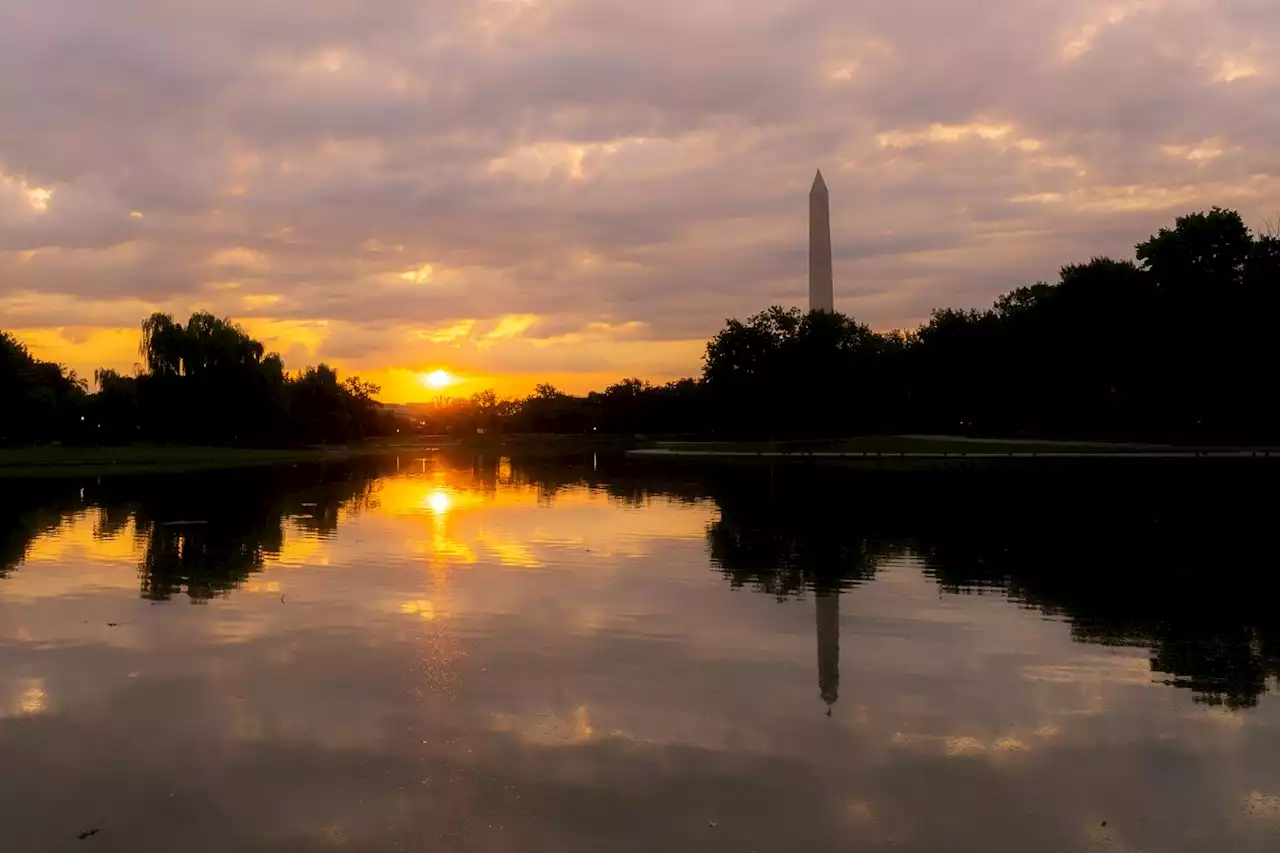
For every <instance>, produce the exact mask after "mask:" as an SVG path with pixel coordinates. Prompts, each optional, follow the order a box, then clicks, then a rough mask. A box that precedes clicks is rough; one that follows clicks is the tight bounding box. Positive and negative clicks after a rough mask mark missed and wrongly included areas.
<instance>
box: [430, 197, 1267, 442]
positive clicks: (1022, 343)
mask: <svg viewBox="0 0 1280 853" xmlns="http://www.w3.org/2000/svg"><path fill="white" fill-rule="evenodd" d="M1277 308H1280V235H1278V234H1277V233H1268V234H1259V235H1254V234H1252V233H1251V232H1250V230H1249V229H1248V228H1247V227H1246V226H1245V224H1244V222H1243V220H1242V218H1241V217H1240V214H1239V213H1236V212H1234V211H1229V210H1223V209H1221V208H1213V209H1212V210H1210V211H1208V212H1200V213H1193V214H1190V215H1187V216H1182V217H1179V218H1178V219H1177V220H1176V222H1175V224H1174V225H1173V227H1172V228H1164V229H1161V230H1160V232H1159V233H1157V234H1154V235H1152V236H1151V237H1149V238H1148V239H1147V240H1145V241H1143V242H1141V243H1139V244H1137V246H1136V251H1135V259H1134V260H1114V259H1112V258H1105V257H1096V258H1093V259H1092V260H1090V261H1088V262H1085V263H1078V264H1070V265H1068V266H1065V267H1063V268H1062V270H1061V271H1060V274H1059V277H1058V280H1057V281H1056V282H1038V283H1036V284H1033V285H1030V286H1026V287H1020V288H1017V289H1016V290H1013V291H1011V292H1009V293H1006V294H1004V295H1003V296H1001V297H1000V298H999V299H997V300H996V301H995V303H994V304H993V305H992V306H991V307H990V308H988V309H986V310H982V311H977V310H958V309H952V308H945V309H940V310H936V311H934V312H933V314H932V315H931V317H930V319H929V320H928V322H926V323H924V324H923V325H921V326H920V327H919V328H917V329H914V330H905V331H904V330H893V331H887V332H875V331H872V330H871V329H870V328H869V327H868V326H867V325H865V324H864V323H860V322H858V321H857V320H856V319H854V318H852V317H848V316H845V315H843V314H839V313H830V312H811V313H804V312H802V311H800V310H799V309H795V308H790V309H788V308H781V307H776V306H775V307H772V308H769V309H767V310H765V311H763V312H761V313H759V314H756V315H755V316H752V317H750V318H749V319H747V320H745V321H740V320H736V319H735V320H729V321H728V322H727V324H726V325H725V327H724V328H723V329H721V331H720V332H719V333H718V334H717V335H716V336H715V337H714V338H713V339H712V340H711V341H710V342H709V343H708V344H707V349H706V355H705V357H704V364H703V370H702V375H701V376H700V377H699V378H698V379H696V380H695V379H683V380H680V381H678V382H671V383H667V384H665V385H651V384H649V383H646V382H644V381H642V380H639V379H627V380H623V381H622V382H619V383H617V384H615V385H612V386H610V387H609V388H607V389H605V391H604V392H603V393H591V394H588V395H586V396H573V395H569V394H565V393H563V392H561V391H559V390H558V389H556V388H554V387H552V386H550V385H541V386H539V387H538V389H537V390H536V391H535V392H534V393H533V394H532V395H531V396H529V397H527V398H525V399H523V400H500V399H498V397H497V396H496V395H495V394H494V393H493V392H492V391H486V392H482V393H481V394H477V395H475V396H473V397H472V398H471V399H470V400H468V401H460V400H455V401H442V402H441V403H440V404H438V405H437V406H435V407H432V408H431V409H429V410H427V411H426V413H425V418H424V426H426V427H428V428H431V429H437V430H439V429H445V430H453V429H470V428H471V427H477V428H481V429H486V430H494V429H497V430H507V431H511V432H552V433H564V432H569V433H582V432H592V431H596V432H605V433H630V434H636V433H651V434H666V435H689V436H702V437H710V436H714V437H722V438H743V439H822V438H836V437H844V436H851V435H865V434H902V433H933V434H961V435H986V436H1001V437H1017V436H1034V437H1042V438H1077V439H1086V438H1091V439H1125V440H1149V441H1168V442H1182V443H1214V442H1218V443H1227V442H1275V441H1280V408H1277V407H1276V406H1274V405H1272V401H1271V389H1272V386H1273V383H1274V380H1275V376H1276V375H1277V371H1276V367H1277V356H1276V349H1275V347H1274V345H1273V344H1272V341H1271V334H1270V323H1271V320H1272V318H1273V317H1274V316H1276V309H1277Z"/></svg>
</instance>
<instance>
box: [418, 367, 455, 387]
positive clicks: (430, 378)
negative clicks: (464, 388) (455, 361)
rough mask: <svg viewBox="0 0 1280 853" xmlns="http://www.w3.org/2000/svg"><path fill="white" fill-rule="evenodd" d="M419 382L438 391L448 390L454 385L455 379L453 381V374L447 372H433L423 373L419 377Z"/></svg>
mask: <svg viewBox="0 0 1280 853" xmlns="http://www.w3.org/2000/svg"><path fill="white" fill-rule="evenodd" d="M419 381H421V382H422V384H423V385H426V386H427V387H428V388H436V389H440V388H448V387H449V386H450V385H452V384H454V383H455V382H456V381H457V379H455V378H454V376H453V374H451V373H450V372H449V371H447V370H433V371H431V372H430V373H424V374H423V375H422V376H421V377H419Z"/></svg>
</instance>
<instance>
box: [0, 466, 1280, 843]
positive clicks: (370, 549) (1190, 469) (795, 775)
mask: <svg viewBox="0 0 1280 853" xmlns="http://www.w3.org/2000/svg"><path fill="white" fill-rule="evenodd" d="M1116 465H1125V466H1126V467H1125V468H1123V469H1118V468H1116V467H1114V466H1116ZM1133 466H1140V467H1133ZM1265 476H1266V471H1265V469H1257V468H1251V467H1246V466H1235V465H1232V466H1225V467H1224V466H1216V465H1214V466H1210V465H1200V464H1198V463H1196V464H1191V465H1187V464H1180V465H1175V466H1172V467H1169V466H1161V465H1154V464H1153V465H1147V464H1145V463H1140V462H1132V461H1130V462H1124V463H1116V462H1111V463H1107V464H1106V465H1103V466H1101V467H1099V468H1097V469H1083V468H1080V467H1078V466H1072V467H1064V468H1061V469H1051V468H1045V467H1043V466H1037V467H1036V468H1034V469H1025V468H1016V467H1015V468H1010V469H1007V470H1002V469H990V468H985V469H982V470H981V471H964V470H936V471H916V472H910V471H876V470H850V469H836V468H819V467H775V468H769V467H759V466H734V467H728V468H707V469H699V468H693V467H688V466H674V467H655V466H653V465H643V466H642V465H636V464H630V463H627V462H626V461H625V460H621V459H612V458H603V457H601V458H597V459H595V460H592V459H591V458H590V457H586V458H583V459H567V460H554V461H545V460H544V461H536V462H522V461H520V460H518V459H517V460H512V459H504V458H443V457H437V456H434V455H421V454H416V455H406V456H402V457H400V458H395V457H389V458H387V459H382V460H369V461H364V462H360V463H358V464H355V465H350V466H337V467H324V468H322V467H313V466H299V467H289V468H284V469H278V470H275V469H273V470H255V471H246V472H235V473H232V472H227V473H218V474H210V475H202V476H199V477H183V478H168V477H154V478H145V479H119V480H109V479H108V480H102V481H98V480H96V479H86V480H85V481H83V482H81V481H76V480H59V481H45V482H25V483H21V484H17V483H15V484H12V486H13V487H11V488H5V489H3V490H2V491H0V766H3V767H4V768H5V772H4V773H3V774H0V827H4V833H5V839H6V844H7V846H6V849H10V848H11V849H14V850H45V849H50V850H57V849H67V848H68V847H69V846H75V845H78V844H80V843H81V842H79V841H78V840H77V838H76V836H77V835H78V834H79V833H81V832H86V831H90V830H93V829H96V830H98V832H97V833H96V834H94V835H91V836H87V837H86V840H85V841H84V842H83V844H85V845H86V846H87V845H90V844H92V845H94V846H96V847H98V848H100V849H103V850H131V851H133V850H139V851H150V850H156V851H159V850H172V849H184V850H197V851H201V850H210V851H212V850H225V849H238V850H250V851H275V850H286V849H331V848H332V849H347V848H349V849H369V850H383V849H386V850H391V849H432V850H434V849H447V850H522V851H523V850H534V851H537V850H557V851H561V850H583V851H586V850H593V851H594V850H612V849H618V850H653V849H676V850H683V849H688V850H693V849H697V850H703V849H725V850H751V849H755V850H793V849H799V848H805V849H809V848H831V847H835V848H843V847H856V848H858V849H872V850H875V849H884V850H889V849H892V850H921V851H924V850H939V849H982V850H996V851H1003V850H1008V851H1014V850H1018V851H1021V850H1027V849H1055V850H1094V849H1110V850H1122V849H1124V850H1188V851H1189V850H1203V849H1215V850H1217V849H1233V850H1269V849H1274V845H1275V843H1276V840H1277V832H1278V831H1280V799H1278V798H1280V760H1277V759H1280V754H1278V753H1280V747H1277V746H1276V744H1278V743H1280V739H1278V738H1276V736H1275V735H1276V733H1277V732H1276V727H1277V725H1280V718H1278V717H1277V710H1276V707H1275V704H1276V703H1274V702H1273V701H1272V695H1271V694H1273V693H1274V691H1275V685H1276V678H1277V675H1278V674H1280V643H1278V642H1277V639H1278V638H1280V632H1278V631H1277V617H1276V616H1275V615H1274V614H1275V610H1276V608H1275V607H1274V602H1275V597H1274V592H1275V589H1274V586H1275V582H1274V580H1273V579H1272V573H1271V572H1270V571H1268V570H1267V569H1268V568H1269V567H1270V566H1271V564H1272V563H1273V559H1272V556H1271V555H1272V548H1271V542H1270V534H1269V530H1270V526H1269V519H1268V518H1267V507H1266V505H1265V504H1263V503H1259V502H1257V501H1255V500H1254V499H1253V497H1252V496H1253V495H1256V494H1264V493H1265V489H1263V488H1262V487H1263V486H1264V485H1265V483H1264V482H1261V481H1262V480H1263V479H1265ZM188 604H194V605H198V606H194V607H192V606H187V605H188ZM842 642H843V643H844V647H843V649H842V648H841V643H842ZM815 644H816V649H815Z"/></svg>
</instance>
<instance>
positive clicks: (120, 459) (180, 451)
mask: <svg viewBox="0 0 1280 853" xmlns="http://www.w3.org/2000/svg"><path fill="white" fill-rule="evenodd" d="M437 446H438V445H436V444H432V443H429V442H416V443H410V442H391V441H370V442H365V443H362V444H356V445H348V446H326V447H283V448H252V447H188V446H181V445H159V444H132V445H126V446H119V447H63V446H43V447H12V448H0V478H14V477H58V476H77V477H82V476H101V475H103V474H126V473H127V474H161V473H184V472H191V471H206V470H213V469H219V468H248V467H254V466H260V465H282V464H288V463H295V462H323V461H341V460H344V459H353V458H357V457H361V456H373V455H379V454H385V453H394V452H397V451H409V450H429V449H433V448H434V447H437Z"/></svg>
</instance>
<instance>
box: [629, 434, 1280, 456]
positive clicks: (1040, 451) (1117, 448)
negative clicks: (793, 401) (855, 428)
mask: <svg viewBox="0 0 1280 853" xmlns="http://www.w3.org/2000/svg"><path fill="white" fill-rule="evenodd" d="M631 452H632V453H633V454H635V455H637V456H654V457H670V458H681V457H688V458H708V459H714V458H723V459H750V458H766V459H798V460H799V459H841V460H851V461H858V460H865V459H870V460H880V461H884V460H888V461H890V462H892V461H894V460H898V459H902V460H913V459H915V460H937V459H971V460H984V459H990V460H999V459H1031V458H1044V459H1106V458H1160V459H1164V458H1168V459H1181V458H1187V459H1196V458H1206V457H1208V458H1268V457H1275V458H1280V451H1278V450H1277V449H1275V448H1242V447H1194V448H1193V447H1173V446H1168V445H1154V444H1120V443H1104V442H1092V441H1049V440H1041V439H988V438H968V437H964V436H927V435H898V436H862V437H858V438H848V439H840V440H833V441H756V442H750V441H738V442H714V441H708V442H675V441H660V442H654V443H652V444H650V445H648V446H646V447H644V448H639V449H636V450H633V451H631Z"/></svg>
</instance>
